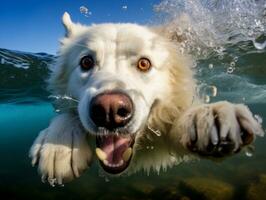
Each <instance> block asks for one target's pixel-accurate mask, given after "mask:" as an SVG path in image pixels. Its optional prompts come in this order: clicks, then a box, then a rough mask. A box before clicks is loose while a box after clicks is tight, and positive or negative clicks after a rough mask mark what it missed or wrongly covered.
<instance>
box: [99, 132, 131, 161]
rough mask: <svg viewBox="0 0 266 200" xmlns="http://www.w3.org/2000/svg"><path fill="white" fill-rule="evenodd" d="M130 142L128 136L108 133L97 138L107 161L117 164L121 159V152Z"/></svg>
mask: <svg viewBox="0 0 266 200" xmlns="http://www.w3.org/2000/svg"><path fill="white" fill-rule="evenodd" d="M130 142H131V139H130V138H129V137H121V136H117V135H108V136H102V137H101V138H100V139H99V147H100V148H101V149H102V150H103V151H104V152H105V153H106V155H107V161H108V162H109V163H111V164H118V163H119V162H120V161H121V160H122V156H123V153H124V152H125V151H126V150H127V148H128V147H130Z"/></svg>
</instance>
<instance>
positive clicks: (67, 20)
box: [62, 12, 75, 37]
mask: <svg viewBox="0 0 266 200" xmlns="http://www.w3.org/2000/svg"><path fill="white" fill-rule="evenodd" d="M62 23H63V25H64V27H65V30H66V37H70V36H71V35H73V32H74V26H75V24H74V23H73V22H72V20H71V17H70V15H69V14H68V13H67V12H65V13H64V14H63V17H62Z"/></svg>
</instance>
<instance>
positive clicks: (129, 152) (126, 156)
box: [122, 147, 132, 162]
mask: <svg viewBox="0 0 266 200" xmlns="http://www.w3.org/2000/svg"><path fill="white" fill-rule="evenodd" d="M131 154H132V148H131V147H129V148H127V150H126V151H125V152H124V153H123V156H122V157H123V160H124V161H125V162H127V161H128V160H129V159H130V156H131Z"/></svg>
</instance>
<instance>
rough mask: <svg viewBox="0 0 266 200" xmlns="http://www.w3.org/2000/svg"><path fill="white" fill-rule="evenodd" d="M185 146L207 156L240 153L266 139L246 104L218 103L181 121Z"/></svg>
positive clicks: (201, 107)
mask: <svg viewBox="0 0 266 200" xmlns="http://www.w3.org/2000/svg"><path fill="white" fill-rule="evenodd" d="M179 127H180V128H181V130H180V131H181V132H182V135H181V138H180V141H181V143H182V144H183V145H184V146H185V147H186V148H187V149H189V150H190V151H192V152H195V153H198V154H199V155H203V156H214V157H222V156H226V155H231V154H234V153H237V152H239V151H240V150H241V148H243V147H244V146H246V145H249V144H251V143H252V142H253V141H254V139H255V136H256V135H259V136H262V135H263V134H264V133H263V130H262V128H261V125H260V124H259V123H258V122H257V121H256V120H255V119H254V118H253V116H252V113H251V112H250V110H249V109H248V108H247V107H246V106H244V105H242V104H236V105H235V104H231V103H228V102H218V103H214V104H209V105H201V106H198V107H195V108H192V109H190V110H189V111H187V112H186V113H185V115H184V116H183V117H182V118H181V120H180V121H179Z"/></svg>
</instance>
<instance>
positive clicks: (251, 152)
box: [245, 146, 255, 157]
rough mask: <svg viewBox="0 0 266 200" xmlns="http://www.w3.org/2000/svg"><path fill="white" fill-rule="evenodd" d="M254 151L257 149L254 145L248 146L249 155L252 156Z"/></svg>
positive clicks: (247, 153)
mask: <svg viewBox="0 0 266 200" xmlns="http://www.w3.org/2000/svg"><path fill="white" fill-rule="evenodd" d="M254 151H255V148H254V146H247V147H246V148H245V154H246V156H247V157H252V156H253V154H254Z"/></svg>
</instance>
